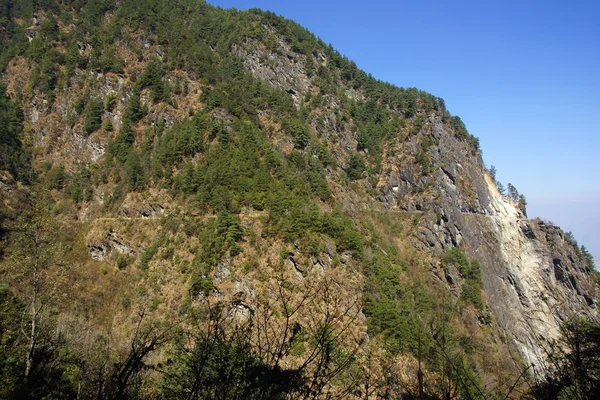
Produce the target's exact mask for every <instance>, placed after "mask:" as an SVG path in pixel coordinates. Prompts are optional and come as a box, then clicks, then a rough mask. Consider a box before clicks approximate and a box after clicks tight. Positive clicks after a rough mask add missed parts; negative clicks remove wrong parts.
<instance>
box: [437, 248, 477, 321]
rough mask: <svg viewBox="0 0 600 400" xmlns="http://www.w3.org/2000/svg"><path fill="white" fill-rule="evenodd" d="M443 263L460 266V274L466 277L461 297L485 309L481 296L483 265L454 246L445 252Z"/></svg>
mask: <svg viewBox="0 0 600 400" xmlns="http://www.w3.org/2000/svg"><path fill="white" fill-rule="evenodd" d="M442 263H443V264H444V265H445V266H449V265H454V266H455V267H457V268H458V272H459V273H460V276H461V277H463V278H464V280H465V281H464V283H463V287H462V293H461V298H462V299H463V300H465V301H466V302H469V303H471V304H473V305H474V306H475V307H477V308H478V309H479V310H483V308H484V304H483V298H482V296H481V289H482V287H481V285H482V284H481V265H480V264H479V262H478V261H477V260H471V261H469V259H468V258H467V257H466V256H465V255H464V254H463V252H462V251H461V250H460V248H458V247H452V248H450V249H448V250H446V252H445V253H444V255H443V257H442Z"/></svg>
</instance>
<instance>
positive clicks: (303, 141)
mask: <svg viewBox="0 0 600 400" xmlns="http://www.w3.org/2000/svg"><path fill="white" fill-rule="evenodd" d="M283 129H284V130H285V131H286V132H287V133H288V134H289V135H290V136H292V138H293V139H294V146H295V147H297V148H299V149H304V148H305V147H306V146H307V145H308V143H309V141H310V135H309V132H308V126H307V125H306V124H305V123H304V122H301V121H299V120H288V119H286V120H284V121H283Z"/></svg>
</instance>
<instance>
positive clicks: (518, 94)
mask: <svg viewBox="0 0 600 400" xmlns="http://www.w3.org/2000/svg"><path fill="white" fill-rule="evenodd" d="M209 3H211V4H214V5H218V6H221V7H223V8H229V7H236V8H238V9H246V8H252V7H257V8H262V9H265V10H271V11H274V12H275V13H277V14H280V15H282V16H284V17H286V18H290V19H293V20H295V21H296V22H298V23H300V24H301V25H303V26H305V27H306V28H308V29H309V30H310V31H312V32H313V33H314V34H315V35H317V36H318V37H320V38H321V39H323V41H324V42H326V43H331V44H332V45H333V47H334V48H336V49H337V50H338V51H340V53H342V54H344V55H345V56H347V57H348V58H350V59H351V60H354V61H355V62H356V64H357V65H358V66H359V67H360V68H361V69H363V70H365V71H366V72H370V73H371V74H373V76H375V77H376V78H378V79H382V80H385V81H388V82H391V83H394V84H396V85H398V86H404V87H417V88H419V89H423V90H426V91H428V92H430V93H432V94H434V95H436V96H439V97H442V98H444V99H445V101H446V105H447V107H448V109H449V110H450V112H452V113H453V114H456V115H459V116H460V117H461V118H462V119H463V121H464V122H465V123H466V125H467V128H468V129H469V131H470V132H471V133H472V134H474V135H475V136H478V137H479V138H480V141H481V147H482V150H483V156H484V160H485V161H486V164H487V165H492V164H493V165H495V166H496V168H497V170H498V178H499V179H500V180H501V181H502V182H503V183H504V184H505V185H506V183H508V182H511V183H513V184H514V185H515V186H516V187H517V189H518V190H519V191H520V192H521V193H523V194H525V195H526V197H527V199H528V201H529V207H528V210H529V216H530V217H537V216H539V217H541V218H543V219H546V220H550V221H553V222H555V223H557V224H558V225H560V226H561V227H562V228H563V229H564V230H566V231H569V230H570V231H573V233H574V234H575V237H576V239H577V240H578V241H579V243H580V244H584V245H585V246H586V247H587V248H588V249H590V251H591V252H592V254H594V256H595V259H596V264H597V265H600V177H599V175H600V137H599V136H600V129H599V128H598V127H599V126H600V125H599V123H598V119H599V118H600V1H579V0H572V1H565V0H562V1H555V0H546V1H481V0H478V1H427V2H422V1H418V0H411V1H407V2H403V1H370V2H362V1H361V2H359V1H353V0H346V1H339V0H332V1H323V0H321V1H314V0H305V1H302V2H295V1H274V0H240V1H232V0H209Z"/></svg>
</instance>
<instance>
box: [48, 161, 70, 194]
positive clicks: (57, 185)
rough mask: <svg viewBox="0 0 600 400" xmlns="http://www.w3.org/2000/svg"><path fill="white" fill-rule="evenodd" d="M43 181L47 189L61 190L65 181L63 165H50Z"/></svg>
mask: <svg viewBox="0 0 600 400" xmlns="http://www.w3.org/2000/svg"><path fill="white" fill-rule="evenodd" d="M44 181H45V183H46V187H47V188H48V189H57V190H61V189H62V188H63V186H64V184H65V181H66V174H65V167H64V166H62V165H59V166H57V167H52V168H51V169H49V170H48V171H47V172H46V175H45V176H44Z"/></svg>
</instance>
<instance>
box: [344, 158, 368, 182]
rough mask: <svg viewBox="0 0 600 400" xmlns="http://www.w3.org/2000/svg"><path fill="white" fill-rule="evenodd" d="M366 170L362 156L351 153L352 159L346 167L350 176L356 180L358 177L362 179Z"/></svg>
mask: <svg viewBox="0 0 600 400" xmlns="http://www.w3.org/2000/svg"><path fill="white" fill-rule="evenodd" d="M365 170H366V166H365V161H364V159H363V158H362V156H361V155H360V154H358V153H353V154H352V155H350V159H349V160H348V168H347V169H346V174H347V175H348V178H350V179H351V180H353V181H355V180H357V179H361V178H362V177H363V174H364V172H365Z"/></svg>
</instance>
